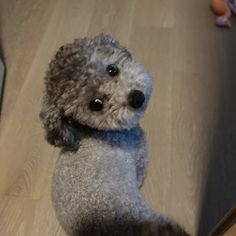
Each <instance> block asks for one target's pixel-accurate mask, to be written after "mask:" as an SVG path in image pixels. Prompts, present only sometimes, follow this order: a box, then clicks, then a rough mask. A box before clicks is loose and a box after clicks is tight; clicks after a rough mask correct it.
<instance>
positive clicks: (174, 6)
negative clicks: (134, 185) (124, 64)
mask: <svg viewBox="0 0 236 236" xmlns="http://www.w3.org/2000/svg"><path fill="white" fill-rule="evenodd" d="M0 9H1V10H0V11H1V14H0V16H1V18H0V19H1V21H0V26H1V27H0V39H1V42H0V43H1V46H2V48H3V52H4V59H5V62H6V65H7V80H6V86H5V95H4V103H3V110H2V116H1V123H0V163H1V165H0V235H4V236H5V235H7V236H15V235H19V236H21V235H22V236H31V235H32V236H42V235H56V236H63V235H65V234H64V232H63V230H62V229H61V228H60V226H59V224H58V222H57V220H56V218H55V215H54V212H53V209H52V206H51V201H50V183H51V176H52V172H53V169H54V165H55V161H56V158H57V155H58V150H57V149H54V148H52V147H50V146H49V145H48V144H46V142H45V141H44V131H43V130H42V125H41V123H40V121H39V118H38V114H39V111H40V107H41V98H42V91H43V77H44V74H45V71H46V68H47V65H48V62H49V60H50V59H51V57H52V55H53V54H54V53H55V51H56V50H57V49H58V47H59V46H60V45H62V44H63V43H65V42H70V41H72V40H73V39H74V38H78V37H83V36H87V35H88V36H94V35H96V34H98V33H100V32H102V31H103V32H108V33H111V34H113V35H114V36H115V37H117V38H118V39H119V40H120V41H121V42H122V43H123V44H125V45H127V46H128V47H129V49H130V50H131V51H132V52H133V54H134V56H135V57H136V58H137V59H138V60H139V61H140V62H141V63H142V64H144V66H145V67H146V68H147V69H148V71H150V73H151V74H152V75H153V77H154V92H153V96H152V99H151V101H150V105H149V107H148V110H147V112H146V116H145V117H144V119H143V120H142V125H143V127H144V128H145V130H146V131H147V135H148V141H149V150H150V165H149V170H148V176H147V178H146V180H145V185H144V187H143V189H142V192H143V193H144V196H145V198H146V200H147V201H148V202H149V203H150V205H151V206H152V207H153V208H154V209H155V210H157V211H160V212H164V213H167V214H169V215H171V216H172V217H173V218H174V219H176V220H177V221H178V222H179V223H180V224H182V225H184V226H185V228H186V229H187V230H188V231H189V232H190V233H191V234H192V235H200V236H204V235H207V233H208V232H209V231H210V229H211V228H212V227H213V225H214V224H216V223H217V221H218V220H219V219H220V217H222V216H223V215H224V213H225V212H226V211H227V210H228V209H229V208H230V207H231V205H233V203H234V202H235V200H236V159H235V156H236V145H235V143H236V124H235V120H236V105H235V100H236V93H235V91H236V80H235V61H236V44H235V38H236V30H235V29H236V25H235V27H234V28H233V29H231V30H228V31H226V30H222V29H218V28H215V26H214V16H213V15H212V13H211V12H210V10H209V6H208V3H207V2H206V1H205V0H199V1H194V0H179V1H174V0H169V1H162V0H128V1H126V0H120V1H116V0H70V1H66V0H49V1H36V0H9V1H4V0H0Z"/></svg>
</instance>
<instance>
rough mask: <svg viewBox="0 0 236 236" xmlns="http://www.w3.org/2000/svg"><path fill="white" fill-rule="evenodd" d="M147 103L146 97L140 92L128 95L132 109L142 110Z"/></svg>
mask: <svg viewBox="0 0 236 236" xmlns="http://www.w3.org/2000/svg"><path fill="white" fill-rule="evenodd" d="M144 101H145V96H144V94H143V92H141V91H140V90H132V91H131V92H130V93H129V95H128V103H129V105H130V106H131V107H132V108H135V109H138V108H140V107H141V106H142V105H143V103H144Z"/></svg>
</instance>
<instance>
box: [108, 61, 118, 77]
mask: <svg viewBox="0 0 236 236" xmlns="http://www.w3.org/2000/svg"><path fill="white" fill-rule="evenodd" d="M107 72H108V74H109V75H110V76H112V77H114V76H117V75H119V73H120V70H119V68H118V67H117V65H115V64H110V65H108V66H107Z"/></svg>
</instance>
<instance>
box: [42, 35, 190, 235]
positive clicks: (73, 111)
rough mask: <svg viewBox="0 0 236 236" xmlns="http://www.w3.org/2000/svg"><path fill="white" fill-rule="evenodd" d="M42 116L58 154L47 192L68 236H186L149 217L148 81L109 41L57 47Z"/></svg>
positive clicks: (80, 41)
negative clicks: (144, 191) (143, 121)
mask: <svg viewBox="0 0 236 236" xmlns="http://www.w3.org/2000/svg"><path fill="white" fill-rule="evenodd" d="M45 84H46V92H45V96H44V101H43V108H42V111H41V113H40V117H41V119H42V122H43V124H44V128H45V130H46V139H47V141H48V142H49V143H50V144H52V145H54V146H57V147H60V148H61V153H60V156H59V158H58V161H57V164H56V168H55V172H54V176H53V186H52V200H53V204H54V208H55V211H56V215H57V217H58V219H59V222H60V223H61V225H62V227H63V228H64V230H65V231H66V233H67V234H68V235H73V236H75V235H79V236H80V235H81V236H83V235H86V236H94V235H109V236H115V235H117V236H123V235H129V236H132V235H187V233H185V231H184V230H183V229H182V228H181V227H180V226H178V225H177V224H176V223H174V222H173V221H172V220H171V219H169V218H168V217H167V216H164V215H162V214H157V213H154V212H153V211H152V210H151V209H150V207H149V206H148V205H147V203H145V201H144V199H143V197H142V195H141V194H140V192H139V188H140V186H141V185H142V182H143V179H144V176H145V173H146V168H147V160H148V155H147V149H146V139H145V134H144V132H143V130H142V129H141V128H140V126H139V120H140V118H141V117H142V116H143V114H144V111H145V109H146V107H147V104H148V100H149V97H150V95H151V92H152V78H151V76H150V75H149V74H148V72H147V71H146V70H145V69H144V68H143V67H142V66H141V65H140V64H139V63H138V62H136V61H135V60H134V59H133V58H132V55H131V54H130V52H129V51H128V50H127V49H126V48H125V47H123V46H121V45H120V44H119V42H118V41H116V40H115V39H114V38H112V37H111V36H109V35H105V34H101V35H98V36H97V37H95V38H93V39H89V38H83V39H76V40H75V41H74V42H73V43H71V44H66V45H64V46H62V47H61V48H60V49H59V51H58V52H57V53H56V55H55V57H54V59H53V60H52V61H51V63H50V65H49V70H48V71H47V74H46V78H45Z"/></svg>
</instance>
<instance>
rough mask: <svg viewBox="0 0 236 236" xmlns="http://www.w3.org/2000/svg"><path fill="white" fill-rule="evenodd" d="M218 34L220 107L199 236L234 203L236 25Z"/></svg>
mask: <svg viewBox="0 0 236 236" xmlns="http://www.w3.org/2000/svg"><path fill="white" fill-rule="evenodd" d="M234 23H235V22H234ZM219 31H220V32H219V33H221V34H222V41H221V45H219V50H222V74H221V75H219V76H221V81H222V85H221V88H220V90H221V94H220V96H221V98H220V99H219V100H220V101H221V104H219V116H218V118H217V119H218V121H217V125H216V127H215V130H214V134H213V137H214V138H213V143H212V147H210V158H209V165H208V168H207V169H208V170H207V176H206V185H205V191H204V192H203V201H202V208H201V212H200V222H199V230H198V235H199V236H205V235H208V234H209V231H210V230H211V229H212V228H213V227H214V225H215V224H216V223H217V222H218V221H219V220H220V219H221V218H222V217H223V216H224V214H225V213H226V212H227V211H228V210H229V209H230V208H231V207H232V206H233V204H234V203H235V202H236V25H235V24H234V28H233V29H231V30H223V29H222V30H220V29H219Z"/></svg>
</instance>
